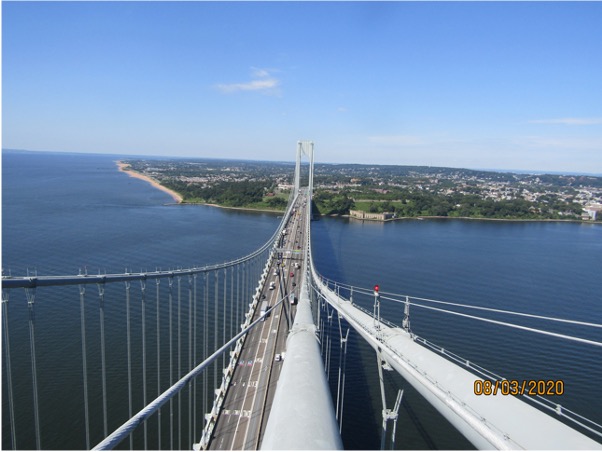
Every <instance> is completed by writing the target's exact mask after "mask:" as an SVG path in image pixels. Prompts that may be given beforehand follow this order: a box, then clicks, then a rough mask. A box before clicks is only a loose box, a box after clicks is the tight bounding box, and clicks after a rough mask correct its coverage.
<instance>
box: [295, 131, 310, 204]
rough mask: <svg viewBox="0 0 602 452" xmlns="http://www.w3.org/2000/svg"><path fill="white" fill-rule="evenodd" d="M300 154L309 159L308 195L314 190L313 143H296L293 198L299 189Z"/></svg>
mask: <svg viewBox="0 0 602 452" xmlns="http://www.w3.org/2000/svg"><path fill="white" fill-rule="evenodd" d="M301 154H304V155H305V156H306V157H308V158H309V193H310V194H311V193H313V188H314V142H313V141H307V140H302V141H297V161H296V165H295V196H296V195H297V194H298V193H299V189H300V188H301V187H300V186H301Z"/></svg>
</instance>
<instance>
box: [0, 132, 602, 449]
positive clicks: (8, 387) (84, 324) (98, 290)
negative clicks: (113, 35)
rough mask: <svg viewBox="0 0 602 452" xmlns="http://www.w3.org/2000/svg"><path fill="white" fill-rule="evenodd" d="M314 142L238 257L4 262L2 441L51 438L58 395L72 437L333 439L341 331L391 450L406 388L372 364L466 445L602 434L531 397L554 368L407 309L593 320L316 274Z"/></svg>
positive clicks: (538, 445)
mask: <svg viewBox="0 0 602 452" xmlns="http://www.w3.org/2000/svg"><path fill="white" fill-rule="evenodd" d="M313 155H314V154H313V143H312V142H308V141H300V142H299V143H298V145H297V152H296V166H295V174H294V189H293V190H292V192H291V197H290V199H289V204H288V207H287V210H286V213H285V214H284V215H283V217H282V221H281V223H280V225H279V227H278V228H277V230H276V231H275V233H274V234H273V236H272V237H271V238H270V239H269V240H268V242H267V243H266V244H265V245H264V246H262V247H261V248H260V249H258V250H257V251H255V252H254V253H251V254H250V255H248V256H245V257H242V258H240V259H237V260H234V261H232V262H227V263H224V264H219V265H210V266H204V267H197V268H186V269H174V270H168V271H161V270H157V271H151V272H131V271H129V272H128V271H126V272H124V273H121V274H98V275H93V274H88V273H87V272H86V271H85V270H83V271H81V272H80V274H78V275H71V276H38V275H28V276H24V277H14V276H3V278H2V318H3V323H2V328H3V335H2V338H3V427H4V428H3V431H4V432H3V447H4V448H5V449H8V448H12V449H34V448H35V449H45V448H61V446H60V444H61V438H56V433H55V432H54V431H53V430H52V428H48V427H46V428H43V427H42V423H41V420H40V418H41V417H43V416H45V413H46V412H48V411H49V406H51V405H56V404H60V405H61V406H62V407H64V411H65V416H64V417H62V418H61V419H57V420H56V422H58V423H65V422H67V423H72V424H73V425H74V426H77V427H74V432H73V436H77V438H78V441H80V442H79V443H78V444H77V445H76V446H75V447H74V448H79V449H84V448H85V449H95V450H105V449H114V448H119V449H123V448H130V449H172V450H173V449H176V450H182V449H195V450H206V449H212V450H232V449H237V450H238V449H254V450H257V449H264V450H270V449H284V450H288V449H341V448H343V440H342V438H341V431H342V425H343V422H344V411H345V410H344V408H345V403H344V402H345V387H346V384H345V376H346V374H345V367H346V359H347V344H348V338H349V335H350V333H351V332H354V333H353V334H357V335H358V336H359V337H361V338H362V339H363V340H365V341H366V343H367V344H369V345H370V346H371V347H372V348H373V349H374V351H375V355H376V360H375V361H376V364H377V368H378V372H379V380H380V391H381V399H382V427H381V429H382V434H381V448H385V447H386V445H387V444H388V445H389V446H390V447H391V448H395V438H396V429H397V420H398V413H399V409H400V405H401V402H402V400H403V391H401V390H400V391H398V392H397V394H396V395H395V402H394V404H393V405H392V406H388V404H387V397H386V394H385V387H384V385H383V373H385V372H392V371H395V372H397V373H398V374H399V375H401V376H402V377H403V379H404V381H405V382H407V384H408V385H411V386H412V387H413V388H414V389H416V390H417V391H418V392H419V393H420V394H421V395H422V396H423V397H424V398H425V399H426V400H427V401H428V402H429V403H430V404H431V405H432V406H433V407H434V408H435V409H436V410H437V411H438V412H439V413H440V414H441V415H442V416H444V417H445V418H446V419H447V420H448V421H449V422H450V423H451V424H452V425H453V426H454V427H455V428H456V429H457V430H458V431H459V432H460V433H461V434H462V435H464V436H465V437H466V438H467V439H468V441H470V443H472V444H473V445H474V446H475V447H476V448H480V449H601V448H602V444H601V441H602V433H601V432H602V426H601V425H600V424H599V423H597V422H595V421H592V420H589V419H587V418H585V417H582V416H580V415H579V414H577V413H574V412H572V411H571V410H569V409H567V408H565V407H563V406H561V405H559V404H557V403H555V402H552V401H550V399H548V398H545V397H543V396H542V395H543V394H544V393H548V394H554V392H555V393H557V394H561V393H562V392H563V391H564V387H563V383H562V381H561V380H558V381H527V380H522V381H516V380H507V379H505V378H504V377H502V376H500V375H497V374H496V373H493V372H490V371H488V370H486V369H484V368H482V367H480V366H478V365H477V364H476V363H472V362H470V361H469V360H466V359H464V358H462V357H460V356H458V355H455V354H454V353H452V352H450V351H448V350H446V349H445V348H444V347H441V346H439V345H435V344H432V343H431V342H430V341H428V340H427V339H425V338H422V337H419V336H417V335H416V334H414V333H413V331H412V329H411V327H410V319H411V310H414V309H431V310H438V311H441V312H445V313H447V314H449V315H450V316H464V317H471V318H475V319H479V320H482V321H486V322H491V323H497V324H503V325H504V326H506V327H508V328H518V329H522V330H528V331H529V332H530V333H533V334H539V335H548V336H554V337H558V338H561V339H563V340H567V341H572V342H574V343H576V344H580V345H583V346H586V347H592V348H594V349H596V350H598V349H599V347H601V346H602V343H600V342H598V341H596V340H594V339H588V338H582V337H575V336H571V335H567V334H561V333H558V332H555V331H554V330H553V329H552V330H545V329H539V328H532V327H525V326H521V325H520V324H518V323H512V322H501V321H499V320H492V319H487V318H485V317H482V315H484V314H485V313H487V312H488V311H489V312H491V311H498V312H504V313H505V314H509V315H514V316H519V317H537V318H538V319H540V320H547V321H551V322H563V323H578V324H581V325H585V326H588V327H592V328H601V327H602V325H600V324H597V323H588V322H576V321H572V320H566V319H557V318H549V317H543V316H534V315H531V314H527V313H518V312H508V311H501V310H495V309H490V308H482V307H481V308H479V307H475V306H467V305H460V304H457V303H448V302H443V301H437V300H426V299H419V298H414V297H409V296H400V295H395V294H387V293H383V292H381V291H380V289H379V287H378V286H375V287H373V288H359V287H352V286H348V285H344V284H341V283H338V282H334V281H330V280H327V279H326V278H324V277H323V276H322V275H320V273H319V272H318V270H317V269H316V268H315V266H314V262H313V259H312V246H311V245H312V241H311V219H312V218H311V215H312V213H311V198H312V193H313ZM304 156H305V157H307V158H308V159H309V171H308V177H307V180H308V184H307V186H303V187H302V186H301V179H302V176H301V173H302V167H301V160H302V157H304ZM58 300H74V302H73V304H74V305H75V307H74V308H73V309H72V310H71V312H70V314H69V315H65V317H64V318H62V319H61V322H60V323H59V324H58V325H57V324H56V323H54V324H47V323H45V322H44V316H40V315H39V312H40V311H41V310H42V311H43V310H44V309H46V308H45V305H48V304H50V305H51V304H52V303H53V302H57V301H58ZM360 300H362V302H360ZM78 301H79V303H77V302H78ZM381 303H398V304H399V306H400V310H401V311H402V312H403V316H402V321H401V325H400V326H397V325H395V324H393V323H391V322H390V321H388V320H387V319H384V318H383V317H381V313H380V307H381ZM366 306H371V308H372V309H368V308H366ZM77 307H79V312H77ZM458 307H463V308H470V309H473V310H477V311H478V312H477V313H476V314H468V313H466V312H464V311H463V312H460V311H457V310H454V308H458ZM109 319H110V321H109ZM116 325H118V326H116ZM57 328H59V329H61V331H60V334H64V335H69V336H70V337H72V338H73V339H72V340H71V341H69V343H70V345H69V346H68V347H66V348H65V349H62V350H55V349H53V348H52V347H51V346H48V344H46V343H45V341H40V340H39V337H46V336H45V333H46V332H47V331H48V330H52V329H57ZM109 339H111V340H110V341H109ZM108 344H111V345H110V346H109V345H108ZM115 344H118V345H115ZM337 350H338V355H339V359H338V362H339V364H338V371H337V372H336V375H335V373H334V372H330V369H331V368H332V362H333V360H336V354H337V353H336V351H337ZM67 359H69V360H73V361H76V362H77V363H78V364H77V368H78V369H79V370H78V372H77V375H75V374H74V373H73V372H66V373H65V372H61V360H67ZM23 368H27V369H28V372H23V371H22V370H19V369H23ZM25 373H26V374H28V375H29V378H26V379H24V378H23V377H22V375H23V374H25ZM16 375H19V378H17V377H16ZM335 376H336V379H335ZM328 377H331V379H333V380H335V382H329V381H328ZM66 382H69V383H66ZM332 388H335V389H334V391H331V389H332ZM52 395H55V397H52ZM77 413H81V415H79V414H77ZM75 430H76V431H75ZM398 445H399V444H398ZM401 446H402V447H403V444H402V445H401Z"/></svg>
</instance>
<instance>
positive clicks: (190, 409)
mask: <svg viewBox="0 0 602 452" xmlns="http://www.w3.org/2000/svg"><path fill="white" fill-rule="evenodd" d="M191 369H192V275H188V367H187V371H190V370H191ZM188 444H192V386H191V384H188Z"/></svg>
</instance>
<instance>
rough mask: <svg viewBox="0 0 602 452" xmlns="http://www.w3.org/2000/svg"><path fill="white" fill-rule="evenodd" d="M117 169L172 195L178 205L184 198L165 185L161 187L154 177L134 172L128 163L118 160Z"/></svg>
mask: <svg viewBox="0 0 602 452" xmlns="http://www.w3.org/2000/svg"><path fill="white" fill-rule="evenodd" d="M116 163H117V168H118V169H119V171H121V172H123V173H127V174H128V175H129V176H130V177H135V178H136V179H142V180H144V181H146V182H148V183H149V184H151V185H152V186H153V187H155V188H158V189H159V190H163V191H164V192H165V193H168V194H169V195H171V197H172V198H173V199H174V201H175V202H177V203H178V204H179V203H181V202H182V199H183V198H182V196H180V194H179V193H177V192H175V191H173V190H170V189H169V188H167V187H164V186H163V185H161V184H160V183H159V182H157V181H156V180H155V179H153V178H152V177H148V176H145V175H144V174H140V173H138V172H136V171H134V170H132V169H131V168H130V165H128V164H127V163H123V162H122V161H120V160H117V162H116Z"/></svg>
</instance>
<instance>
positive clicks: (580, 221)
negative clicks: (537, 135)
mask: <svg viewBox="0 0 602 452" xmlns="http://www.w3.org/2000/svg"><path fill="white" fill-rule="evenodd" d="M328 216H339V217H342V218H349V219H352V220H356V221H372V222H377V223H388V222H390V221H399V220H416V221H422V220H471V221H506V222H509V221H513V222H522V223H525V222H532V223H541V222H544V223H546V222H547V223H549V222H560V223H583V224H602V223H600V222H599V221H598V222H597V221H584V220H568V219H567V220H563V219H560V218H487V217H443V216H428V215H424V216H420V217H396V218H389V219H388V220H375V219H371V218H355V217H352V216H351V215H328Z"/></svg>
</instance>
